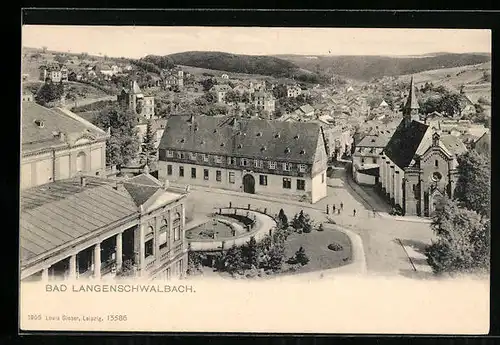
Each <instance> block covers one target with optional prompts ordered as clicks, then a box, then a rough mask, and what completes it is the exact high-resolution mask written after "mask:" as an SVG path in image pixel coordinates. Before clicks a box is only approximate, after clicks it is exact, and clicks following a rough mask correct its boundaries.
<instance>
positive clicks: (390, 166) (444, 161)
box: [379, 77, 466, 217]
mask: <svg viewBox="0 0 500 345" xmlns="http://www.w3.org/2000/svg"><path fill="white" fill-rule="evenodd" d="M418 109H419V106H418V102H417V98H416V93H415V86H414V82H413V77H412V78H411V81H410V91H409V95H408V98H407V101H406V104H405V105H404V107H403V119H402V120H401V122H400V124H399V126H398V127H397V128H396V131H395V132H394V134H393V135H392V137H391V138H390V140H389V142H388V143H387V146H386V147H385V148H384V150H383V152H382V153H381V154H380V156H381V157H380V158H381V159H380V170H379V172H380V178H379V188H380V190H381V191H382V193H383V194H384V195H385V196H386V197H387V199H388V200H389V202H390V203H391V204H392V205H393V206H394V207H396V208H399V209H400V210H401V212H402V213H403V214H404V215H414V216H423V217H429V216H431V215H432V214H433V212H434V210H435V208H436V205H438V203H439V200H440V199H441V198H443V197H450V198H451V197H453V195H454V191H455V186H456V183H457V179H458V170H457V168H458V160H457V157H458V155H460V154H462V153H463V152H465V151H466V148H465V145H464V144H463V143H462V142H461V141H460V140H459V139H458V138H455V137H453V136H451V135H441V134H440V133H439V132H436V131H434V130H433V129H432V128H431V127H430V126H428V125H427V124H425V123H422V122H420V121H419V117H418Z"/></svg>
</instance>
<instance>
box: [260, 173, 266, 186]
mask: <svg viewBox="0 0 500 345" xmlns="http://www.w3.org/2000/svg"><path fill="white" fill-rule="evenodd" d="M259 183H260V185H261V186H267V175H260V176H259Z"/></svg>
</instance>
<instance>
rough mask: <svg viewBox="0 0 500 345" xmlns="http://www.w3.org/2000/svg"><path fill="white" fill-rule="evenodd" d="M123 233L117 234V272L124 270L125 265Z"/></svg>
mask: <svg viewBox="0 0 500 345" xmlns="http://www.w3.org/2000/svg"><path fill="white" fill-rule="evenodd" d="M122 237H123V233H122V232H120V233H118V234H116V270H117V271H118V270H121V269H122V264H123V242H122Z"/></svg>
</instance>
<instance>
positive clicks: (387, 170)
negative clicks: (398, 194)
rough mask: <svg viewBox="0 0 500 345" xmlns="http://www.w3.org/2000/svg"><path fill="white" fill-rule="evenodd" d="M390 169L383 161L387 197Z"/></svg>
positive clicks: (387, 162)
mask: <svg viewBox="0 0 500 345" xmlns="http://www.w3.org/2000/svg"><path fill="white" fill-rule="evenodd" d="M390 173H391V169H390V168H389V161H388V160H387V161H385V193H386V194H387V195H389V190H390V184H389V177H390V176H391V174H390Z"/></svg>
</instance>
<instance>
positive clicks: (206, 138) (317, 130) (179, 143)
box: [158, 116, 327, 203]
mask: <svg viewBox="0 0 500 345" xmlns="http://www.w3.org/2000/svg"><path fill="white" fill-rule="evenodd" d="M326 169H327V152H326V146H325V140H324V135H323V132H322V129H321V127H320V126H319V125H318V124H315V123H299V122H282V121H273V120H262V119H244V118H239V117H232V116H226V117H209V116H175V117H172V118H170V119H169V121H168V124H167V127H166V129H165V131H164V133H163V137H162V139H161V142H160V145H159V171H158V175H159V178H160V179H161V180H163V179H168V180H171V181H173V182H176V183H181V184H193V185H203V186H210V187H216V188H223V189H230V190H236V191H241V192H246V193H258V194H269V195H290V196H292V195H293V196H299V197H304V196H306V197H307V198H308V200H309V201H311V202H312V203H315V202H317V201H318V200H320V199H322V198H324V197H325V196H326V194H327V183H326Z"/></svg>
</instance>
